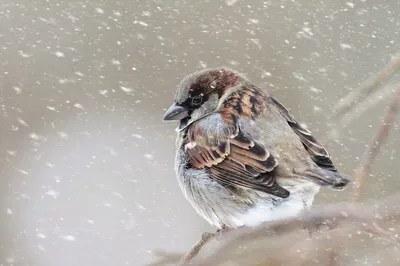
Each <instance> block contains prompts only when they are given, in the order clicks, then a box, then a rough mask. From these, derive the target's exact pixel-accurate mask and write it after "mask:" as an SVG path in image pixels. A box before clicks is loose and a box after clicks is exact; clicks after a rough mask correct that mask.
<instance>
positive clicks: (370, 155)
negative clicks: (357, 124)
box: [354, 87, 400, 200]
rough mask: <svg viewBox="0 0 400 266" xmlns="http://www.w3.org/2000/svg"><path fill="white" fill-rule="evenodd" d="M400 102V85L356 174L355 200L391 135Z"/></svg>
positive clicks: (358, 196) (358, 197)
mask: <svg viewBox="0 0 400 266" xmlns="http://www.w3.org/2000/svg"><path fill="white" fill-rule="evenodd" d="M399 104H400V87H399V88H398V89H397V91H396V94H395V97H394V99H393V101H392V103H391V104H390V107H389V110H388V111H387V114H386V116H385V118H384V120H383V121H382V124H381V127H380V128H379V131H378V133H377V134H376V136H375V137H374V139H373V141H372V143H371V144H370V145H369V148H368V150H367V152H366V153H365V157H364V160H363V163H362V165H361V167H360V169H359V170H358V171H357V174H356V191H355V195H354V200H359V199H360V196H361V194H362V191H363V188H364V180H365V178H366V177H367V176H368V175H369V174H370V172H371V167H372V164H373V162H374V161H375V159H376V156H377V155H378V154H379V151H380V148H381V146H382V145H383V143H384V142H385V141H386V139H387V137H388V136H389V131H390V128H391V126H392V124H393V122H394V121H395V118H396V114H397V112H398V109H399Z"/></svg>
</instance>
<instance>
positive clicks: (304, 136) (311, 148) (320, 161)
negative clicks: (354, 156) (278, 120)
mask: <svg viewBox="0 0 400 266" xmlns="http://www.w3.org/2000/svg"><path fill="white" fill-rule="evenodd" d="M271 101H272V103H273V104H274V105H275V106H276V107H277V108H278V110H279V111H280V113H281V114H282V115H283V116H284V117H285V119H286V120H287V122H288V124H289V126H290V127H291V128H292V129H293V131H294V132H295V133H296V135H297V136H299V138H300V140H301V142H302V143H303V145H304V147H305V149H306V150H307V152H308V154H309V155H310V157H311V158H312V160H313V161H314V162H315V163H316V164H317V165H318V166H320V167H322V168H324V169H327V170H331V171H336V168H335V166H334V165H333V162H332V160H331V158H330V155H329V153H328V151H327V150H326V149H325V148H324V147H323V146H322V145H321V144H320V143H319V142H318V140H317V139H316V138H315V137H314V136H313V135H312V133H311V132H310V131H309V130H308V129H306V128H304V127H302V126H301V125H300V124H299V123H298V122H297V121H296V119H295V118H294V116H293V115H292V114H291V113H290V111H289V110H288V109H287V108H286V107H285V106H283V105H282V104H281V103H280V102H279V101H278V100H276V99H275V98H273V97H271Z"/></svg>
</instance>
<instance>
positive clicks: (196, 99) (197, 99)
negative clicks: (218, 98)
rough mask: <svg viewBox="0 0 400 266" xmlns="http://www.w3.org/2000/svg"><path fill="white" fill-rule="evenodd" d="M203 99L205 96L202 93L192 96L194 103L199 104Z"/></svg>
mask: <svg viewBox="0 0 400 266" xmlns="http://www.w3.org/2000/svg"><path fill="white" fill-rule="evenodd" d="M202 101H203V96H202V95H196V96H194V97H193V98H192V105H194V106H199V105H200V104H201V102H202Z"/></svg>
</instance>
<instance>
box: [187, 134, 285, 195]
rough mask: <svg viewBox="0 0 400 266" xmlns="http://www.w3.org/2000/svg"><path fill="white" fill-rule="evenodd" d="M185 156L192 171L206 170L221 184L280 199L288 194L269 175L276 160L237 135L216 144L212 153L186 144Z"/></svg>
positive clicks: (256, 145) (265, 151)
mask: <svg viewBox="0 0 400 266" xmlns="http://www.w3.org/2000/svg"><path fill="white" fill-rule="evenodd" d="M203 145H204V144H203ZM186 152H187V153H188V155H189V163H190V164H191V165H192V166H193V167H195V168H207V169H209V173H210V177H211V178H214V179H215V180H218V181H220V182H222V183H224V184H227V185H230V186H236V187H242V188H248V189H255V190H259V191H263V192H266V193H269V194H272V195H275V196H278V197H283V198H286V197H288V196H289V192H288V191H287V190H285V189H284V188H282V187H281V186H279V185H278V184H277V182H276V180H275V175H274V173H273V172H272V171H273V170H274V169H275V167H276V166H277V165H278V161H277V160H276V158H275V157H274V156H273V155H272V154H271V153H270V152H268V151H267V150H266V149H265V148H264V147H263V146H262V145H260V144H259V143H257V142H256V141H254V140H251V139H250V137H247V136H244V135H243V134H242V133H241V132H238V133H237V135H236V136H235V137H231V138H228V137H227V139H226V140H225V141H222V142H220V143H219V145H218V147H217V149H216V150H215V151H214V150H212V149H211V148H209V147H204V146H199V145H197V144H190V145H186Z"/></svg>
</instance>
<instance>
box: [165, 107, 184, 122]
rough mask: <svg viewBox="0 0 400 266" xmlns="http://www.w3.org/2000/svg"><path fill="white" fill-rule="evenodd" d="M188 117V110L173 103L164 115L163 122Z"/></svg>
mask: <svg viewBox="0 0 400 266" xmlns="http://www.w3.org/2000/svg"><path fill="white" fill-rule="evenodd" d="M188 116H189V110H188V109H187V108H186V107H184V106H181V105H177V104H176V103H174V104H173V105H171V107H170V108H169V109H168V110H167V112H166V113H165V115H164V117H163V120H164V121H167V120H181V119H183V118H185V117H188Z"/></svg>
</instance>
